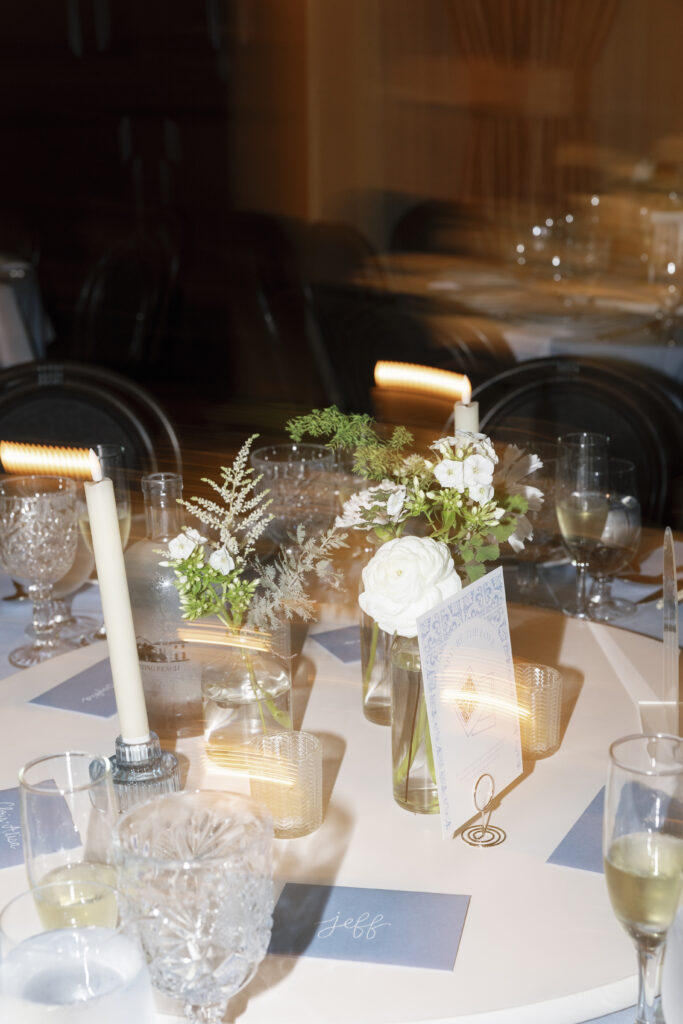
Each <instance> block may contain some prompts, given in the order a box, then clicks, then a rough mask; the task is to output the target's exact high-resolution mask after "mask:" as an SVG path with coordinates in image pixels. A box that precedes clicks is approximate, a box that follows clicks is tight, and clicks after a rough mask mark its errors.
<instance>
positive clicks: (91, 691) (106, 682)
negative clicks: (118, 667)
mask: <svg viewBox="0 0 683 1024" xmlns="http://www.w3.org/2000/svg"><path fill="white" fill-rule="evenodd" d="M31 704H42V705H43V706H45V707H48V708H60V709H61V710H63V711H80V712H81V713H82V714H84V715H95V716H96V717H98V718H111V716H112V715H115V714H116V700H115V698H114V681H113V679H112V676H111V665H110V663H109V659H108V658H105V659H104V661H98V663H97V664H96V665H91V666H90V668H86V669H84V670H83V671H82V672H79V673H78V675H75V676H72V677H71V679H67V680H66V682H64V683H60V684H59V686H55V687H53V688H52V689H51V690H48V691H47V692H46V693H41V695H40V696H39V697H34V698H33V700H32V701H31Z"/></svg>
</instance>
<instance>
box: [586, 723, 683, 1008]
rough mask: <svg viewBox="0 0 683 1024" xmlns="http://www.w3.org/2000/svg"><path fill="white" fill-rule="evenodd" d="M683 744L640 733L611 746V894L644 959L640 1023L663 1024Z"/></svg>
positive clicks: (677, 888) (682, 818) (678, 871)
mask: <svg viewBox="0 0 683 1024" xmlns="http://www.w3.org/2000/svg"><path fill="white" fill-rule="evenodd" d="M682 811H683V740H682V739H681V738H680V737H678V736H666V735H662V734H657V735H649V736H648V735H645V736H642V735H637V736H625V737H623V738H622V739H619V740H616V742H614V743H613V744H612V746H611V747H610V752H609V768H608V774H607V788H606V791H605V812H604V817H603V858H604V865H605V878H606V881H607V891H608V893H609V898H610V901H611V903H612V908H613V910H614V913H615V914H616V916H617V918H618V919H619V921H620V923H621V924H622V926H623V927H624V929H625V930H626V931H627V932H628V934H629V935H630V936H631V938H632V939H633V941H634V943H635V946H636V950H637V953H638V1005H637V1011H636V1018H635V1019H636V1024H655V1021H659V1022H660V1024H661V1021H662V1017H661V1010H660V1007H659V1003H660V995H659V985H660V974H661V966H662V961H663V957H664V951H665V948H666V938H667V932H668V929H669V926H670V925H671V923H672V922H673V920H674V917H675V915H676V911H677V909H678V901H679V897H680V895H681V879H682V871H683V814H682Z"/></svg>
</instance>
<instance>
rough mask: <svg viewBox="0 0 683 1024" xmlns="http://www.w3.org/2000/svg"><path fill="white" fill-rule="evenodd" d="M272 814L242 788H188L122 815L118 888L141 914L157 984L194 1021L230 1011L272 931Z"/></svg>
mask: <svg viewBox="0 0 683 1024" xmlns="http://www.w3.org/2000/svg"><path fill="white" fill-rule="evenodd" d="M272 846H273V822H272V819H271V817H270V815H269V813H268V811H267V810H266V808H265V807H263V806H261V805H260V804H257V803H255V802H254V801H253V800H250V799H249V798H248V797H244V796H241V795H239V794H237V793H226V792H219V791H211V790H203V791H195V792H192V791H186V792H183V793H171V794H169V795H167V796H162V797H158V798H157V799H155V800H153V801H149V802H147V803H144V804H138V805H137V806H135V807H134V808H132V810H130V811H128V813H127V814H125V815H124V816H123V817H122V818H121V819H120V821H119V823H118V825H117V827H116V830H115V834H114V859H115V861H116V865H117V869H118V885H119V890H120V891H121V892H122V893H123V896H124V898H125V899H126V901H127V903H128V907H129V911H130V912H131V913H132V915H133V916H134V917H135V918H136V920H137V921H138V922H139V931H140V936H141V939H142V945H143V949H144V951H145V955H146V957H147V963H148V965H149V969H150V975H151V978H152V984H153V985H154V986H155V987H156V988H157V989H158V990H159V991H160V992H162V993H163V994H164V995H167V996H170V997H171V998H174V999H180V1000H182V1002H183V1003H184V1004H185V1016H186V1017H187V1018H188V1020H190V1021H195V1022H199V1021H203V1022H205V1024H211V1022H218V1021H221V1020H222V1019H223V1017H224V1015H225V1011H226V1009H227V1005H228V1001H229V1000H230V998H231V997H232V996H233V995H234V994H235V993H236V992H238V991H239V990H240V989H241V988H243V987H244V986H245V985H246V984H247V983H248V982H249V981H250V979H251V978H252V977H253V975H254V974H255V973H256V969H257V967H258V966H259V964H260V963H261V961H262V960H263V957H264V956H265V954H266V950H267V948H268V943H269V941H270V930H271V927H272V914H273V885H272V869H273V865H272Z"/></svg>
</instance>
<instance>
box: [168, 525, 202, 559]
mask: <svg viewBox="0 0 683 1024" xmlns="http://www.w3.org/2000/svg"><path fill="white" fill-rule="evenodd" d="M193 532H194V531H193ZM196 547H197V544H196V542H195V541H194V540H192V538H191V537H190V536H189V535H188V534H187V533H179V534H178V536H177V537H174V538H173V539H172V540H170V541H169V542H168V554H169V557H170V558H171V559H172V560H173V561H174V562H176V561H180V560H181V559H183V558H189V557H190V555H191V554H192V552H193V551H194V549H195V548H196Z"/></svg>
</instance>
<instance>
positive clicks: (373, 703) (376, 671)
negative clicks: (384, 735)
mask: <svg viewBox="0 0 683 1024" xmlns="http://www.w3.org/2000/svg"><path fill="white" fill-rule="evenodd" d="M391 639H392V638H391V635H390V634H389V633H385V631H384V630H383V629H380V628H379V626H378V625H377V623H376V622H375V620H374V619H371V618H370V616H369V615H366V614H365V612H364V611H361V613H360V663H361V671H362V673H363V689H362V699H363V714H364V715H365V717H366V718H367V719H368V721H370V722H374V723H375V724H376V725H391V671H390V668H391V664H390V651H391Z"/></svg>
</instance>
